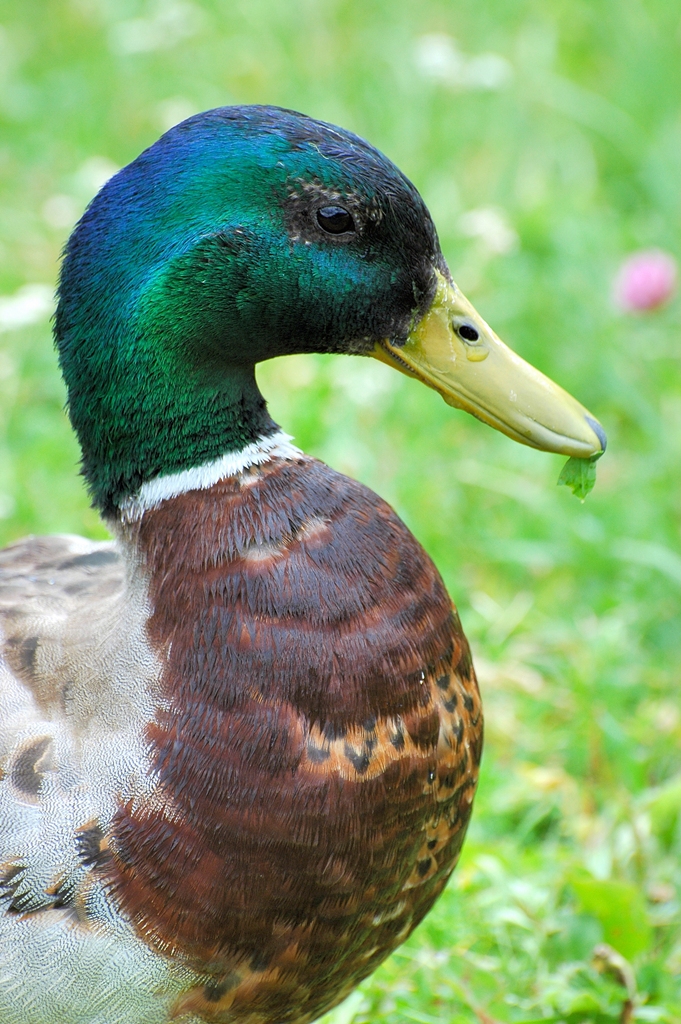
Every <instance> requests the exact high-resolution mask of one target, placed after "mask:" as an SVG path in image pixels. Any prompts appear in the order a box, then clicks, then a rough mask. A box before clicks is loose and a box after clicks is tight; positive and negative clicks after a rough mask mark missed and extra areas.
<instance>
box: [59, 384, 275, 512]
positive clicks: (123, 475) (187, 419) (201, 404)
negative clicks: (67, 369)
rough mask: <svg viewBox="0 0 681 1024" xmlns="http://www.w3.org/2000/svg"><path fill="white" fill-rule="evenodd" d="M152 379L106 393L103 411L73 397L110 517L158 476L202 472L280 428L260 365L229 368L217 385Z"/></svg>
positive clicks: (95, 489) (98, 496)
mask: <svg viewBox="0 0 681 1024" xmlns="http://www.w3.org/2000/svg"><path fill="white" fill-rule="evenodd" d="M141 376H143V375H141ZM151 381H153V384H152V383H149V384H148V385H147V386H146V387H145V382H144V380H142V382H140V379H139V377H138V379H137V380H136V381H134V383H133V385H132V387H127V386H121V387H120V388H116V389H115V391H114V392H112V393H110V394H108V395H107V396H106V398H105V399H104V400H103V401H102V400H101V399H100V401H99V403H98V405H99V408H98V410H97V411H98V414H99V415H97V416H96V417H94V416H92V415H91V413H90V410H88V409H84V408H83V407H82V405H80V404H77V403H74V400H73V395H72V396H71V400H70V412H71V417H72V420H73V421H74V426H76V429H77V431H78V434H79V438H80V441H81V445H82V448H83V473H84V475H85V477H86V478H87V481H88V485H89V487H90V490H91V493H92V495H93V498H94V504H95V505H97V506H98V507H99V508H100V509H101V511H102V512H103V513H104V515H105V516H112V515H116V514H117V512H118V510H121V509H123V508H124V507H125V506H126V504H129V503H130V501H131V500H133V499H134V498H135V497H136V496H137V495H138V494H139V493H140V491H141V490H142V489H144V488H145V486H147V485H149V484H151V483H152V482H153V481H158V480H160V479H163V478H166V477H169V476H177V475H178V474H180V475H181V474H187V473H191V471H193V470H200V469H201V468H202V467H204V466H206V465H211V464H213V463H215V462H216V461H217V460H220V459H221V458H224V457H226V456H229V455H235V456H238V454H239V453H241V452H243V451H244V450H246V451H247V452H248V450H253V448H254V446H255V448H256V449H257V447H258V445H259V444H260V443H262V442H265V447H267V444H266V442H267V439H268V438H271V437H273V436H275V435H276V434H277V425H276V424H275V423H274V421H273V420H272V419H271V417H270V416H269V414H268V412H267V405H266V403H265V400H264V398H263V397H262V395H261V393H260V391H259V390H258V386H257V384H256V381H255V372H254V368H253V367H244V368H240V367H237V368H230V372H229V374H223V375H222V376H221V379H220V380H219V382H217V383H215V384H211V383H210V382H199V383H197V382H196V381H193V382H192V386H191V387H188V386H183V385H184V384H185V383H186V382H185V381H183V380H182V379H181V378H180V379H179V380H177V381H173V380H172V379H169V378H168V377H166V378H165V380H162V381H161V382H159V381H158V379H156V380H154V377H153V376H152V377H151ZM237 461H238V458H237ZM255 461H257V459H256V460H255ZM237 468H240V467H237ZM199 486H207V485H206V484H205V483H202V484H200V485H199ZM186 489H189V488H186ZM181 492H182V488H181V489H180V490H179V491H175V492H173V493H181Z"/></svg>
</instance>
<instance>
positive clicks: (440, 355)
mask: <svg viewBox="0 0 681 1024" xmlns="http://www.w3.org/2000/svg"><path fill="white" fill-rule="evenodd" d="M436 273H437V276H438V287H437V292H436V294H435V298H434V299H433V302H432V304H431V306H430V308H429V309H428V311H427V313H426V314H425V315H424V317H423V318H422V319H421V320H420V321H419V322H418V323H417V324H416V325H415V326H414V328H413V329H412V330H411V332H410V333H409V336H408V337H407V340H406V342H405V343H404V344H399V345H398V344H393V343H392V342H390V341H388V340H385V341H380V342H378V343H377V345H376V347H375V349H374V351H373V353H372V355H374V356H375V358H376V359H380V360H381V361H382V362H384V363H387V364H388V365H389V366H393V367H395V368H396V369H398V370H401V371H402V372H403V373H406V374H408V375H409V376H411V377H417V378H418V379H419V380H421V381H423V383H424V384H427V385H428V386H429V387H431V388H434V389H435V390H436V391H439V392H440V394H441V395H442V397H443V398H444V400H445V402H447V404H448V405H452V406H454V407H455V408H457V409H465V410H466V412H470V413H472V414H473V416H476V417H477V418H478V419H479V420H482V421H483V422H484V423H488V424H489V425H490V427H494V428H495V429H496V430H500V431H501V432H502V433H504V434H507V435H508V437H511V438H513V440H514V441H520V443H521V444H527V445H530V446H531V447H532V448H539V449H541V450H542V451H545V452H558V453H559V454H561V455H571V456H574V457H576V458H582V459H588V458H593V457H596V456H598V455H602V454H603V452H604V451H605V445H606V437H605V431H604V430H603V428H602V426H601V425H600V423H599V422H598V420H596V419H595V418H594V417H593V416H592V415H591V414H590V413H589V412H588V410H587V409H585V408H584V406H583V405H580V403H579V402H578V401H577V400H576V399H575V398H573V397H572V395H569V394H568V393H567V391H563V389H562V388H561V387H559V386H558V385H557V384H554V383H553V381H552V380H549V378H548V377H545V376H544V374H543V373H540V372H539V370H535V368H534V367H533V366H530V364H529V363H526V362H525V360H524V359H521V358H520V356H518V355H516V354H515V352H513V351H512V350H511V349H510V348H508V346H507V345H504V343H503V341H501V340H500V339H499V338H498V337H497V336H496V334H495V333H494V331H493V330H492V329H491V327H489V326H488V325H487V324H486V323H485V321H484V320H483V319H482V317H481V316H480V314H479V313H477V312H476V311H475V309H474V308H473V306H472V305H471V304H470V302H469V301H468V299H467V298H466V297H465V296H464V295H462V293H461V292H460V291H459V289H458V288H457V286H456V285H455V284H453V283H451V282H449V281H447V280H446V279H445V278H444V277H443V275H441V274H440V273H439V272H437V271H436Z"/></svg>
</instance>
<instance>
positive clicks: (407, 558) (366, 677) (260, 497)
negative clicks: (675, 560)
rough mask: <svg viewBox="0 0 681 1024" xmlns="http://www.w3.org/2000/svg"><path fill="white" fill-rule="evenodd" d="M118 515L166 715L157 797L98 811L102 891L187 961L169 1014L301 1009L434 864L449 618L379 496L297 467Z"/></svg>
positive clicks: (449, 858)
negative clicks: (140, 572)
mask: <svg viewBox="0 0 681 1024" xmlns="http://www.w3.org/2000/svg"><path fill="white" fill-rule="evenodd" d="M128 529H129V530H130V536H129V540H130V541H131V542H133V543H134V544H136V545H137V548H138V552H139V554H140V556H141V557H142V559H143V560H144V562H145V563H146V570H147V572H148V574H149V579H150V588H151V601H152V607H153V609H154V611H153V615H152V618H151V620H150V622H149V627H148V629H149V637H150V640H151V642H152V644H153V645H154V647H155V648H156V650H157V652H158V653H159V655H160V656H161V658H162V660H163V661H164V664H165V668H164V675H163V690H164V694H165V706H164V710H162V711H160V712H159V713H158V715H157V717H156V720H155V721H154V722H152V723H151V724H150V726H149V728H148V739H149V741H150V743H151V745H152V748H153V751H154V755H153V760H154V764H155V769H156V772H157V776H158V779H159V785H158V788H157V793H156V796H155V797H154V798H152V799H147V800H146V801H142V802H136V803H130V804H127V805H123V806H121V807H120V809H119V811H118V814H117V816H116V819H115V821H114V825H113V835H112V839H111V848H112V851H113V859H112V861H111V862H110V865H109V868H108V870H109V871H111V872H112V873H111V886H112V891H113V892H114V894H115V895H116V898H117V899H118V901H119V903H120V906H121V908H122V910H123V911H124V913H125V914H126V915H127V916H129V917H130V918H131V919H132V921H133V922H134V924H135V926H136V928H137V930H138V932H139V933H140V934H141V935H142V936H143V937H144V938H145V939H146V941H147V942H149V943H150V944H151V945H153V946H154V947H155V948H157V949H159V950H161V951H163V952H164V953H167V954H169V955H171V956H174V957H178V958H180V959H181V960H183V961H185V962H187V963H188V964H189V965H190V966H191V967H192V968H193V969H195V970H196V971H197V972H199V974H200V976H201V978H202V981H201V983H200V984H199V985H198V986H196V987H194V988H192V989H191V990H190V991H189V992H187V993H186V994H185V996H184V997H182V999H180V1000H179V1002H178V1004H177V1006H176V1008H175V1015H176V1016H181V1015H182V1014H184V1013H195V1014H197V1015H199V1016H200V1017H202V1018H203V1019H205V1020H207V1021H213V1022H228V1021H233V1020H234V1021H240V1022H249V1024H268V1022H274V1021H278V1022H280V1021H285V1020H295V1021H297V1022H304V1021H308V1020H313V1019H315V1018H316V1017H317V1016H319V1015H320V1014H321V1013H322V1012H324V1010H325V1009H327V1008H329V1007H330V1006H332V1005H334V1004H335V1003H336V1002H338V1001H339V1000H340V999H342V998H344V996H345V995H346V994H347V993H348V992H349V991H350V990H351V988H352V987H353V986H354V985H355V984H357V983H358V982H359V981H360V980H361V978H363V977H365V976H366V975H367V974H369V973H370V972H371V971H372V970H374V969H375V967H376V966H377V965H378V964H379V963H380V962H381V961H382V960H383V959H384V958H385V957H386V956H387V955H388V953H389V952H390V951H391V950H392V949H394V948H395V946H396V945H398V944H399V943H400V942H401V941H403V940H404V939H405V938H406V936H407V935H408V934H409V932H410V931H411V930H412V929H413V928H414V927H415V926H416V924H417V923H418V922H419V921H420V920H421V918H422V917H423V916H424V914H425V913H426V912H427V910H428V909H429V908H430V906H431V905H432V903H433V902H434V900H435V899H436V898H437V896H438V895H439V893H440V892H441V890H442V888H443V886H444V884H445V882H446V880H447V878H448V877H449V874H450V873H451V871H452V869H453V867H454V865H455V863H456V860H457V857H458V854H459V850H460V848H461V844H462V841H463V836H464V832H465V828H466V824H467V822H468V818H469V814H470V809H471V802H472V798H473V793H474V789H475V784H476V781H477V768H478V763H479V759H480V751H481V744H482V716H481V709H480V701H479V695H478V690H477V685H476V682H475V676H474V673H473V669H472V665H471V661H470V655H469V651H468V645H467V643H466V640H465V638H464V636H463V633H462V632H461V627H460V624H459V620H458V617H457V615H456V612H455V611H454V610H453V609H452V605H451V602H450V600H449V598H448V596H447V593H446V591H445V589H444V585H443V583H442V580H441V579H440V576H439V574H438V572H437V570H436V569H435V567H434V565H433V563H432V562H431V560H430V559H429V558H428V556H427V555H426V554H425V552H424V551H423V550H422V548H421V547H420V545H419V544H418V543H417V542H416V540H415V539H414V538H413V537H412V535H411V534H410V533H409V531H408V530H407V529H406V527H405V526H404V524H403V523H402V522H401V521H400V520H399V519H398V517H397V516H396V515H395V513H394V512H393V511H392V510H391V509H390V507H389V506H388V505H386V503H385V502H383V501H382V500H381V499H379V498H378V497H377V496H376V495H375V494H373V493H372V492H371V491H369V490H368V489H367V488H365V487H363V486H362V485H360V484H358V483H356V482H354V481H352V480H350V479H348V478H346V477H344V476H341V475H340V474H338V473H335V472H333V471H332V470H330V469H329V468H328V467H326V466H324V465H323V464H322V463H319V462H317V461H315V460H313V459H301V460H299V461H297V462H284V461H277V462H273V463H271V464H269V465H267V466H265V467H262V468H259V469H253V470H251V471H247V472H245V473H244V474H242V475H240V476H239V477H236V478H230V479H228V480H226V481H224V482H221V483H220V484H218V485H216V486H214V487H213V488H212V489H211V490H209V491H195V492H191V493H189V494H186V495H183V496H181V497H178V498H174V499H171V500H168V501H166V502H165V503H164V504H163V505H162V506H161V507H160V508H158V509H156V510H154V511H150V512H148V513H147V514H146V515H145V516H144V518H143V520H142V521H141V522H140V523H138V524H135V525H133V526H130V527H128Z"/></svg>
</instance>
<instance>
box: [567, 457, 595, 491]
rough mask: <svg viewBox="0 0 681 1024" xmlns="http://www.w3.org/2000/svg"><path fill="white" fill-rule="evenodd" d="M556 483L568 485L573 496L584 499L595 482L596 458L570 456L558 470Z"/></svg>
mask: <svg viewBox="0 0 681 1024" xmlns="http://www.w3.org/2000/svg"><path fill="white" fill-rule="evenodd" d="M558 483H559V484H564V485H565V486H566V487H569V488H570V490H571V491H572V493H573V494H574V495H575V497H577V498H579V499H580V501H584V499H585V498H586V496H587V494H590V493H591V491H592V490H593V488H594V484H595V483H596V460H595V459H575V458H574V457H572V456H571V457H570V458H569V459H568V460H567V462H566V463H565V465H564V466H563V468H562V469H561V471H560V476H559V477H558Z"/></svg>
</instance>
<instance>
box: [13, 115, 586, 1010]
mask: <svg viewBox="0 0 681 1024" xmlns="http://www.w3.org/2000/svg"><path fill="white" fill-rule="evenodd" d="M55 336H56V343H57V348H58V353H59V360H60V365H61V369H62V372H63V376H64V379H65V382H66V387H67V391H68V409H69V414H70V417H71V421H72V423H73V426H74V428H75V430H76V432H77V435H78V438H79V441H80V445H81V448H82V456H83V458H82V467H83V468H82V471H83V474H84V476H85V480H86V482H87V486H88V488H89V491H90V494H91V497H92V501H93V503H94V505H95V506H96V507H97V508H98V509H99V510H100V512H101V514H102V516H103V517H104V521H105V522H106V524H107V526H108V527H109V528H110V530H111V533H112V535H113V537H114V538H115V539H114V540H112V541H110V542H106V543H93V542H90V541H88V540H83V539H81V538H78V537H72V536H56V537H43V538H28V539H26V540H23V541H20V542H18V543H16V544H13V545H11V546H10V547H8V548H6V549H5V550H4V551H3V552H2V553H0V622H1V624H2V648H1V653H2V660H0V885H1V888H0V893H1V894H2V898H1V900H0V1020H1V1021H2V1024H95V1022H97V1024H162V1022H166V1021H169V1020H180V1021H183V1022H195V1024H198V1022H199V1021H209V1022H224V1024H227V1022H234V1024H236V1022H239V1024H277V1022H279V1024H281V1022H286V1021H290V1022H297V1024H304V1022H308V1021H312V1020H314V1019H315V1018H317V1017H318V1016H319V1015H320V1014H322V1013H323V1012H324V1011H325V1010H327V1009H329V1008H330V1007H332V1006H333V1005H335V1004H336V1003H338V1002H339V1001H340V1000H342V999H343V998H344V997H345V996H346V995H347V994H348V993H349V992H350V991H351V990H352V988H353V987H354V986H355V985H356V984H357V983H358V982H359V981H360V980H361V979H362V978H364V977H366V975H368V974H369V973H370V972H371V971H373V970H374V969H375V968H376V966H377V965H378V964H379V963H380V962H381V961H382V960H383V959H384V958H385V957H386V956H387V955H388V954H389V953H390V952H391V951H392V950H393V949H395V947H396V946H397V945H398V944H399V943H401V942H402V941H403V940H404V939H405V938H406V937H407V936H408V935H409V934H410V932H411V931H412V929H413V928H414V927H415V926H416V925H417V924H418V923H419V921H420V920H421V919H422V918H423V916H424V915H425V914H426V913H427V912H428V910H429V908H430V907H431V906H432V904H433V902H434V901H435V900H436V899H437V897H438V895H439V894H440V893H441V892H442V889H443V887H444V885H445V884H446V882H447V879H448V878H449V876H450V874H451V872H452V870H453V868H454V866H455V864H456V861H457V858H458V856H459V851H460V849H461V844H462V842H463V838H464V833H465V831H466V825H467V822H468V819H469V815H470V812H471V805H472V801H473V794H474V790H475V786H476V781H477V776H478V765H479V761H480V752H481V744H482V712H481V707H480V697H479V693H478V688H477V684H476V681H475V675H474V672H473V667H472V663H471V657H470V653H469V648H468V644H467V643H466V639H465V637H464V635H463V632H462V630H461V625H460V623H459V619H458V616H457V614H456V611H455V609H454V608H453V606H452V603H451V601H450V598H449V597H448V595H447V593H446V591H445V588H444V585H443V583H442V580H441V578H440V576H439V574H438V572H437V570H436V568H435V566H434V565H433V563H432V562H431V560H430V559H429V557H428V556H427V555H426V553H425V552H424V551H423V549H422V548H421V547H420V545H419V544H418V542H417V541H416V540H415V539H414V537H413V536H412V535H411V534H410V533H409V531H408V530H407V529H406V527H405V526H404V524H403V523H402V522H401V521H400V519H399V518H398V517H397V515H396V514H395V513H394V512H393V511H392V509H391V508H390V507H389V506H388V505H387V504H386V503H385V502H384V501H382V500H381V498H379V497H378V496H377V495H376V494H374V493H373V492H372V491H370V490H369V489H368V488H366V487H364V486H362V485H360V484H359V483H357V482H355V481H353V480H351V479H348V478H347V477H345V476H342V475H341V474H339V473H337V472H335V471H333V470H332V469H330V468H329V467H328V466H326V465H324V464H323V463H321V462H319V461H317V460H316V459H313V458H310V457H308V456H307V455H304V454H303V453H302V452H301V451H299V450H298V449H297V448H296V447H294V446H293V444H292V443H291V438H290V437H288V435H286V434H284V433H283V432H282V431H280V429H279V427H278V426H277V425H276V424H275V423H274V422H273V421H272V420H271V419H270V417H269V415H268V412H267V407H266V405H265V401H264V400H263V398H262V396H261V394H260V392H259V390H258V388H257V386H256V382H255V374H254V367H255V365H256V363H258V362H260V361H262V360H265V359H269V358H270V357H273V356H277V355H282V354H287V353H296V352H336V353H346V354H350V355H355V356H373V357H376V358H378V359H380V360H382V361H383V362H385V363H388V364H389V365H391V366H394V367H396V368H397V369H399V370H401V371H403V372H404V373H406V374H409V375H410V376H412V377H415V378H418V379H420V380H421V381H423V382H425V383H426V384H428V385H429V386H431V387H433V388H435V389H436V390H437V391H439V392H440V393H441V394H442V396H443V397H444V398H445V401H447V402H449V403H450V404H451V405H454V406H458V407H460V408H463V409H467V410H468V411H470V412H472V413H473V414H474V415H475V416H477V417H478V418H479V419H481V420H484V421H486V422H487V423H489V424H491V425H492V426H494V427H496V428H498V429H500V430H502V431H504V432H505V433H506V434H508V435H509V436H510V437H512V438H515V439H516V440H518V441H521V442H523V443H524V444H529V445H533V446H534V447H537V448H542V449H545V450H547V451H553V452H563V453H566V454H568V455H572V456H576V457H589V456H593V455H594V454H595V453H598V452H600V451H602V450H603V448H604V446H605V437H604V434H603V430H602V428H601V427H600V425H599V424H598V423H597V422H596V421H595V420H594V419H593V417H591V416H590V415H589V414H588V413H587V412H586V410H585V409H584V408H583V407H582V406H581V405H580V404H579V403H578V402H576V401H575V400H574V399H572V398H571V397H570V396H569V395H567V394H566V393H565V392H564V391H562V390H561V389H560V388H559V387H557V386H556V385H555V384H553V383H551V382H550V381H549V380H548V379H547V378H545V377H544V376H542V375H541V374H540V373H539V372H537V371H536V370H534V369H532V368H531V367H529V366H528V365H527V364H526V363H524V362H523V361H522V360H521V359H520V358H518V357H517V356H516V355H514V354H513V353H512V352H511V351H510V350H509V349H507V348H506V347H505V346H504V345H503V344H502V342H501V341H499V339H498V338H497V337H496V335H495V334H494V333H493V332H492V331H491V329H490V328H489V327H488V326H487V324H486V323H485V322H484V321H483V320H482V318H481V317H480V316H479V315H478V314H477V313H476V312H475V310H474V309H473V307H472V306H471V305H470V303H468V302H467V300H466V299H465V298H464V296H463V295H462V294H461V292H460V291H459V289H458V288H457V287H456V285H455V284H454V283H453V281H452V279H451V276H450V274H449V271H448V268H447V264H446V263H445V260H444V258H443V256H442V253H441V251H440V247H439V244H438V239H437V234H436V231H435V228H434V226H433V223H432V220H431V218H430V216H429V214H428V211H427V209H426V207H425V205H424V203H423V200H422V199H421V197H420V195H419V193H418V192H417V190H416V189H415V187H414V186H413V185H412V184H411V183H410V182H409V181H408V180H407V178H406V177H405V176H404V175H403V174H402V173H401V172H400V171H399V170H398V169H397V168H396V167H395V166H394V165H393V164H392V163H391V162H390V161H389V160H388V159H387V158H386V157H384V156H383V155H382V154H381V153H379V152H378V151H377V150H375V149H374V148H373V147H371V146H370V145H369V144H368V143H366V142H364V141H363V140H362V139H360V138H358V137H356V136H355V135H353V134H351V133H350V132H347V131H344V130H342V129H340V128H336V127H333V126H331V125H328V124H324V123H322V122H319V121H315V120H312V119H311V118H309V117H305V116H303V115H301V114H297V113H294V112H291V111H287V110H281V109H278V108H273V107H227V108H223V109H218V110H212V111H208V112H207V113H203V114H200V115H197V116H196V117H192V118H190V119H189V120H187V121H185V122H183V123H182V124H180V125H177V126H176V127H175V128H173V129H171V130H170V131H169V132H168V133H167V134H165V135H164V136H163V137H162V138H161V139H160V140H159V141H158V142H156V143H155V144H154V145H153V146H151V148H149V149H147V150H146V151H145V152H144V153H142V154H141V156H139V157H138V158H137V159H136V160H134V161H133V162H132V163H131V164H130V165H129V166H127V167H125V168H124V169H123V170H122V171H120V172H119V173H118V174H116V175H115V176H114V177H113V178H112V179H111V180H110V181H109V182H108V183H107V184H106V185H105V186H104V188H103V189H102V190H101V192H100V193H99V194H98V195H97V196H96V198H95V199H94V200H93V201H92V203H91V204H90V206H89V207H88V209H87V210H86V212H85V214H84V216H83V217H82V219H81V221H80V222H79V224H78V225H77V227H76V228H75V230H74V232H73V234H72V236H71V239H70V241H69V243H68V245H67V247H66V251H65V256H64V261H63V265H62V270H61V276H60V283H59V302H58V308H57V314H56V320H55Z"/></svg>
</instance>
